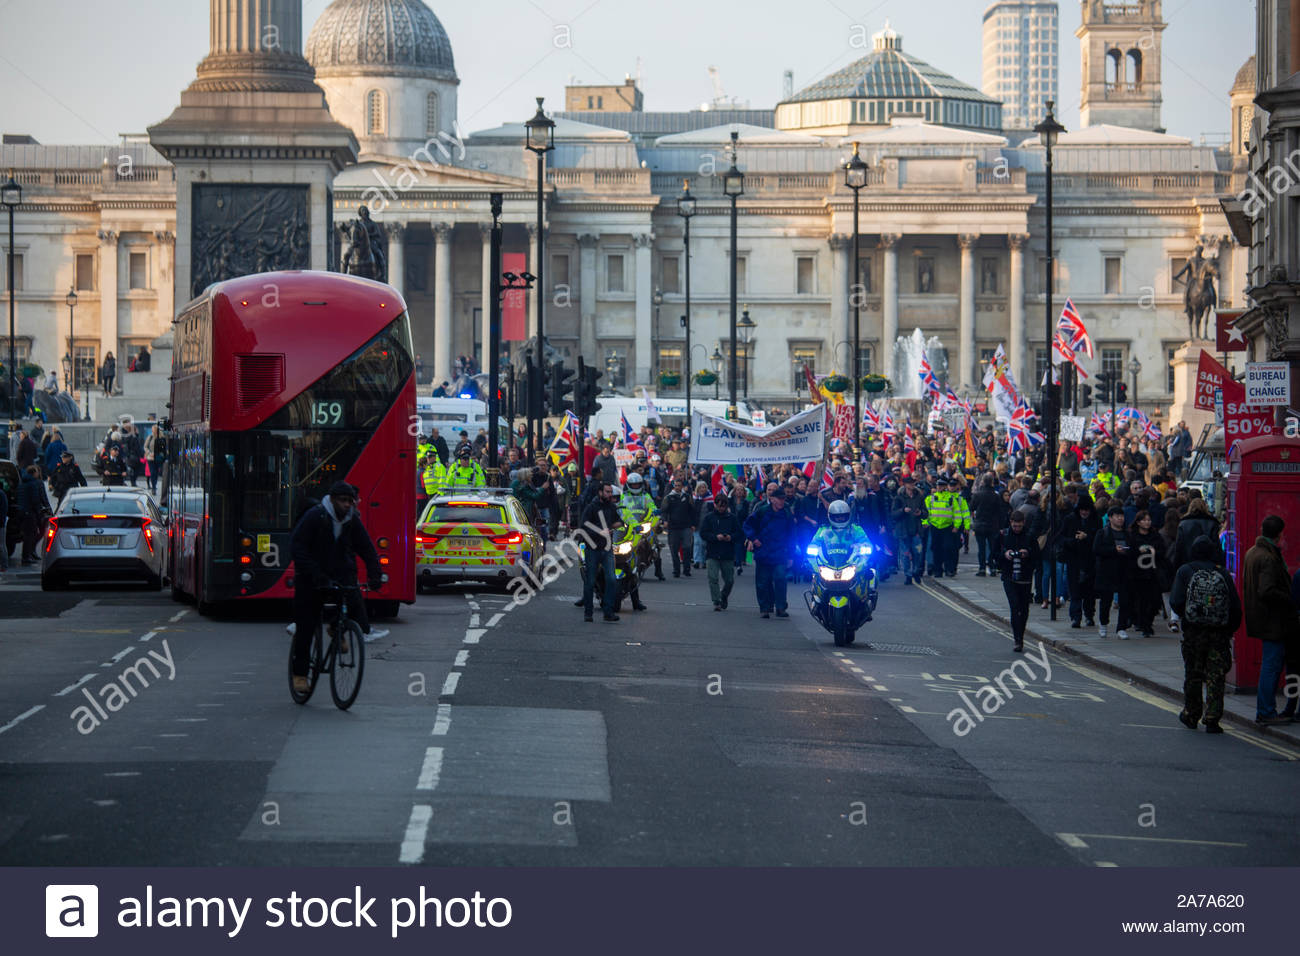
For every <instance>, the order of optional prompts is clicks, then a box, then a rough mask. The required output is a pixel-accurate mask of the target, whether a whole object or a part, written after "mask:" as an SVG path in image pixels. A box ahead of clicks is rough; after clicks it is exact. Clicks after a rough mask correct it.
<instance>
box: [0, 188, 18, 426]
mask: <svg viewBox="0 0 1300 956" xmlns="http://www.w3.org/2000/svg"><path fill="white" fill-rule="evenodd" d="M22 201H23V187H22V186H20V185H18V180H16V179H14V171H13V170H12V169H10V170H9V178H8V179H6V180H5V181H4V182H3V183H0V203H4V205H5V208H7V209H8V210H9V249H8V255H7V257H6V258H7V260H8V265H7V275H8V279H7V281H6V282H5V291H7V292H8V293H9V364H8V369H9V381H8V382H6V383H5V394H7V395H8V396H9V414H10V416H12V417H16V413H15V412H14V384H15V383H16V382H17V381H18V369H17V367H16V361H17V359H16V358H15V355H16V352H15V349H14V335H15V332H14V301H15V300H14V210H15V209H17V208H18V204H19V203H21V202H22ZM21 391H22V390H21V389H19V394H21Z"/></svg>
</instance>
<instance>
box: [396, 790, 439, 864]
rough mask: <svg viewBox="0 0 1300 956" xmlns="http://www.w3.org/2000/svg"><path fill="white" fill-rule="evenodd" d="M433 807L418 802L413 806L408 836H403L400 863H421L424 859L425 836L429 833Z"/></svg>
mask: <svg viewBox="0 0 1300 956" xmlns="http://www.w3.org/2000/svg"><path fill="white" fill-rule="evenodd" d="M431 819H433V807H431V806H429V805H428V804H424V803H417V804H416V805H415V806H413V807H411V818H410V820H408V821H407V823H406V836H405V837H403V838H402V852H401V855H400V856H399V857H398V862H400V863H419V862H420V861H422V860H423V859H424V838H425V837H426V836H428V835H429V821H430V820H431Z"/></svg>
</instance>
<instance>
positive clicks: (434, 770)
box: [415, 747, 442, 790]
mask: <svg viewBox="0 0 1300 956" xmlns="http://www.w3.org/2000/svg"><path fill="white" fill-rule="evenodd" d="M441 777H442V748H441V747H427V748H425V751H424V765H423V766H422V767H420V780H419V782H418V783H416V785H415V789H416V790H437V789H438V780H439V779H440V778H441Z"/></svg>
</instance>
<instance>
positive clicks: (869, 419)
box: [862, 405, 880, 432]
mask: <svg viewBox="0 0 1300 956" xmlns="http://www.w3.org/2000/svg"><path fill="white" fill-rule="evenodd" d="M862 427H863V428H865V429H866V430H867V431H869V432H878V431H880V413H879V412H878V411H876V410H875V409H874V408H872V407H871V406H870V405H865V406H863V408H862Z"/></svg>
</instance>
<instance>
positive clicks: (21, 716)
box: [0, 704, 45, 734]
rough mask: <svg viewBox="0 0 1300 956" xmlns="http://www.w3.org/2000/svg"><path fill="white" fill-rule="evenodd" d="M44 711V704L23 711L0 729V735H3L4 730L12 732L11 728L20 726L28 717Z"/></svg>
mask: <svg viewBox="0 0 1300 956" xmlns="http://www.w3.org/2000/svg"><path fill="white" fill-rule="evenodd" d="M44 709H45V705H44V704H37V705H36V706H35V707H29V708H27V710H25V711H23V712H22V713H21V714H19V715H18V716H17V717H15V718H14V719H13V720H11V721H9V723H7V724H5V725H4V726H3V727H0V734H3V733H4V732H5V731H6V730H12V729H13V728H15V727H17V726H18V725H19V724H21V723H22V722H23V721H24V720H26V719H27V718H28V717H30V716H31V715H32V714H34V713H36V712H37V711H40V710H44Z"/></svg>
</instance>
